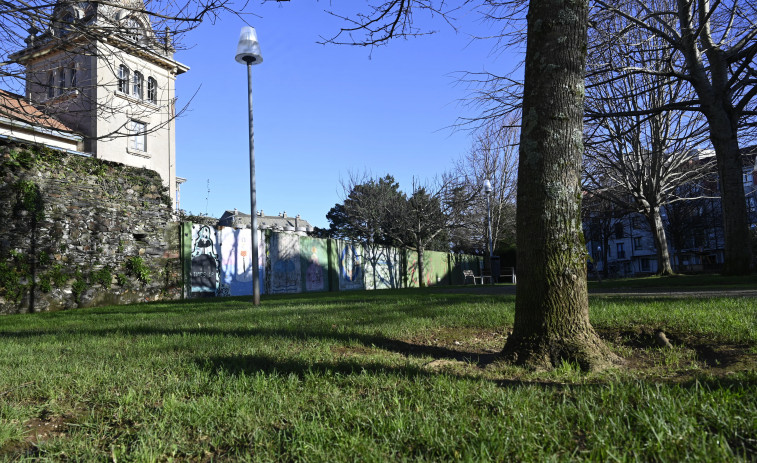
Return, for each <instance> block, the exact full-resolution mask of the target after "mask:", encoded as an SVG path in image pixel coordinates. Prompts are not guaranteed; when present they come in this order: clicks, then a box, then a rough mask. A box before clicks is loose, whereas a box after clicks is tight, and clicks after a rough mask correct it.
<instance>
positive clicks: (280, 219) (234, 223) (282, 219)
mask: <svg viewBox="0 0 757 463" xmlns="http://www.w3.org/2000/svg"><path fill="white" fill-rule="evenodd" d="M257 217H258V229H260V230H279V231H291V232H308V231H312V230H313V226H312V225H310V223H309V222H308V221H307V220H305V219H303V218H302V217H300V216H299V214H298V215H296V216H294V217H292V216H288V215H287V213H286V212H282V213H280V214H279V215H264V214H263V211H260V212H258V216H257ZM250 223H251V219H250V214H245V213H244V212H239V211H238V210H237V209H234V210H231V211H226V212H224V213H223V215H222V216H221V218H220V219H218V225H220V226H223V227H234V228H249V227H250Z"/></svg>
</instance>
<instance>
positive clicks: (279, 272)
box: [269, 233, 302, 294]
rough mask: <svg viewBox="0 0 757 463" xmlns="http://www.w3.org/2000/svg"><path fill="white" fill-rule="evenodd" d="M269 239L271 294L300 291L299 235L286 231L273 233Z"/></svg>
mask: <svg viewBox="0 0 757 463" xmlns="http://www.w3.org/2000/svg"><path fill="white" fill-rule="evenodd" d="M270 240H271V246H270V250H269V255H270V259H271V265H270V272H271V279H270V286H271V287H270V292H271V294H280V293H298V292H300V291H301V287H302V285H301V275H300V237H299V236H297V235H293V234H288V233H273V234H271V238H270Z"/></svg>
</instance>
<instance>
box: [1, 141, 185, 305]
mask: <svg viewBox="0 0 757 463" xmlns="http://www.w3.org/2000/svg"><path fill="white" fill-rule="evenodd" d="M181 291H182V289H181V265H180V260H179V225H178V223H176V222H173V218H172V211H171V200H170V197H169V196H168V193H167V189H166V188H165V187H164V186H163V184H162V181H161V179H160V176H159V175H158V174H157V173H156V172H153V171H150V170H147V169H138V168H133V167H126V166H124V165H121V164H117V163H113V162H107V161H102V160H99V159H94V158H88V157H84V156H79V155H75V154H67V153H64V152H60V151H56V150H52V149H49V148H46V147H41V146H37V145H31V144H29V145H27V144H21V143H16V142H12V141H8V140H0V314H8V313H23V312H38V311H48V310H59V309H69V308H75V307H87V306H94V305H104V304H121V303H130V302H137V301H152V300H160V299H176V298H179V297H180V296H181Z"/></svg>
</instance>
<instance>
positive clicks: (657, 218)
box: [646, 206, 675, 275]
mask: <svg viewBox="0 0 757 463" xmlns="http://www.w3.org/2000/svg"><path fill="white" fill-rule="evenodd" d="M646 217H647V222H648V223H649V229H650V230H652V236H654V244H655V249H656V250H657V274H658V275H672V274H673V273H675V272H673V267H671V266H670V252H669V251H668V239H667V237H666V236H665V227H664V226H663V224H662V215H660V206H652V207H651V208H650V210H649V211H648V212H647V213H646Z"/></svg>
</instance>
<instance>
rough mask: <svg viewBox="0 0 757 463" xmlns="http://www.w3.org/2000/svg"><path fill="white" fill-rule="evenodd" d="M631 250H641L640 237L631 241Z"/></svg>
mask: <svg viewBox="0 0 757 463" xmlns="http://www.w3.org/2000/svg"><path fill="white" fill-rule="evenodd" d="M633 248H634V249H641V248H642V243H641V236H637V237H635V238H634V239H633Z"/></svg>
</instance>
